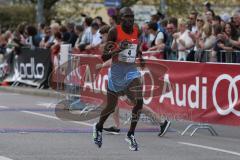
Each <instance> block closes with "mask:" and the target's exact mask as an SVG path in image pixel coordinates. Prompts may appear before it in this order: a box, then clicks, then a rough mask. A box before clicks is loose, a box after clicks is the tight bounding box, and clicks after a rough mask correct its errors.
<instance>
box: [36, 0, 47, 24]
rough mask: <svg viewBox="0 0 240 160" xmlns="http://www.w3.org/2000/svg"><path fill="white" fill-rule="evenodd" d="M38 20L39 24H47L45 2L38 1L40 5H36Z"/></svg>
mask: <svg viewBox="0 0 240 160" xmlns="http://www.w3.org/2000/svg"><path fill="white" fill-rule="evenodd" d="M36 11H37V12H36V13H37V14H36V20H37V23H38V24H40V23H43V22H45V16H44V0H38V3H37V5H36Z"/></svg>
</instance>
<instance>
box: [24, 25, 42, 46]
mask: <svg viewBox="0 0 240 160" xmlns="http://www.w3.org/2000/svg"><path fill="white" fill-rule="evenodd" d="M26 33H27V36H28V38H27V45H30V47H31V48H35V47H39V44H40V42H41V37H40V36H39V35H38V34H37V28H36V27H34V26H32V25H29V26H27V28H26Z"/></svg>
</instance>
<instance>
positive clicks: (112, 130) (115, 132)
mask: <svg viewBox="0 0 240 160" xmlns="http://www.w3.org/2000/svg"><path fill="white" fill-rule="evenodd" d="M103 130H104V131H107V132H109V133H112V134H119V132H120V129H119V128H116V127H114V126H112V127H109V128H103Z"/></svg>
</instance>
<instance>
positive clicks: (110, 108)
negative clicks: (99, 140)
mask: <svg viewBox="0 0 240 160" xmlns="http://www.w3.org/2000/svg"><path fill="white" fill-rule="evenodd" d="M117 102H118V95H117V93H115V92H113V91H110V90H109V89H108V91H107V106H106V107H105V108H104V109H103V110H102V112H101V115H100V119H99V122H98V123H97V126H96V127H97V130H99V131H102V129H103V124H104V123H105V121H106V120H107V118H108V117H109V115H110V114H111V113H113V112H114V110H115V107H116V105H117Z"/></svg>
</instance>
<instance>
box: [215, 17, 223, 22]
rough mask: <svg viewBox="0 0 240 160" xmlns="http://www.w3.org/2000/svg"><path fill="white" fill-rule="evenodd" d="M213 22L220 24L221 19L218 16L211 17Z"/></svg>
mask: <svg viewBox="0 0 240 160" xmlns="http://www.w3.org/2000/svg"><path fill="white" fill-rule="evenodd" d="M213 20H216V21H219V22H221V20H222V19H221V17H220V16H218V15H216V16H214V17H213Z"/></svg>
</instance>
